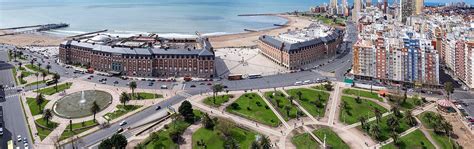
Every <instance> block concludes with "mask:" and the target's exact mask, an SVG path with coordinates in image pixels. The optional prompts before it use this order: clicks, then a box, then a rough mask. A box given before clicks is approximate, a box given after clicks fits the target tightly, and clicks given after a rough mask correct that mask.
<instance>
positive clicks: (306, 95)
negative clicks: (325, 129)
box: [286, 88, 329, 117]
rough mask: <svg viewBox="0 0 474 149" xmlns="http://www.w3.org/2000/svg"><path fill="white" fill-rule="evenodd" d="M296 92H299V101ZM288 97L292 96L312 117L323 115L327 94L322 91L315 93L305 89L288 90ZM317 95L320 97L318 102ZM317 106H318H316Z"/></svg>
mask: <svg viewBox="0 0 474 149" xmlns="http://www.w3.org/2000/svg"><path fill="white" fill-rule="evenodd" d="M298 91H301V93H302V96H301V100H299V99H298V98H299V97H298V95H297V93H298ZM286 92H287V93H288V94H289V95H290V96H293V97H294V98H295V100H297V101H299V103H300V104H301V106H303V108H305V109H306V110H307V111H308V112H309V113H310V114H311V115H312V116H318V117H323V116H324V113H325V111H326V110H325V109H326V108H325V107H326V104H327V101H328V99H329V93H326V92H323V91H316V90H311V89H306V88H298V89H290V90H287V91H286ZM318 95H321V100H320V101H319V100H318ZM318 104H319V106H317V105H318Z"/></svg>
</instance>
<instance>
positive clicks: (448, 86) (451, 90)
mask: <svg viewBox="0 0 474 149" xmlns="http://www.w3.org/2000/svg"><path fill="white" fill-rule="evenodd" d="M444 91H446V95H447V96H448V100H449V97H450V96H449V95H451V93H454V86H453V82H446V83H444Z"/></svg>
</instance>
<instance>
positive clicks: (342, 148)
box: [313, 128, 350, 149]
mask: <svg viewBox="0 0 474 149" xmlns="http://www.w3.org/2000/svg"><path fill="white" fill-rule="evenodd" d="M313 134H314V135H316V137H318V138H319V139H320V140H324V136H325V135H326V143H327V145H328V146H331V148H337V149H350V147H349V146H348V145H347V144H346V143H345V142H344V141H343V140H342V139H341V138H340V137H339V136H338V135H337V134H336V133H335V132H334V131H332V130H331V129H329V128H321V129H318V130H315V131H313Z"/></svg>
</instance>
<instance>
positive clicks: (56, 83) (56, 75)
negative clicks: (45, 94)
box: [53, 73, 61, 92]
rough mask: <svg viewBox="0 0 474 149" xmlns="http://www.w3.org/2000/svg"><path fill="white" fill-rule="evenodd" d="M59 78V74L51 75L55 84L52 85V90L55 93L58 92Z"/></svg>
mask: <svg viewBox="0 0 474 149" xmlns="http://www.w3.org/2000/svg"><path fill="white" fill-rule="evenodd" d="M60 78H61V76H60V75H59V74H57V73H55V74H54V75H53V80H54V82H55V83H54V84H55V86H54V88H55V89H56V92H58V82H59V79H60Z"/></svg>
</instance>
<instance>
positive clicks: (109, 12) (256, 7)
mask: <svg viewBox="0 0 474 149" xmlns="http://www.w3.org/2000/svg"><path fill="white" fill-rule="evenodd" d="M318 4H320V2H318V1H315V0H10V1H7V0H0V28H5V27H15V26H25V25H37V24H48V23H61V22H62V23H68V24H70V27H68V28H64V29H60V30H55V31H52V32H51V33H54V34H65V35H73V34H79V33H84V32H90V31H97V30H103V29H109V31H110V32H112V33H115V34H137V33H145V32H147V33H160V34H167V33H173V34H194V33H195V32H196V31H198V32H201V33H203V34H228V33H239V32H244V29H254V30H260V29H267V28H272V27H274V25H273V24H283V23H285V22H286V20H285V19H282V18H279V17H272V16H238V15H239V14H253V13H277V12H288V11H295V10H299V11H307V10H308V9H309V8H310V7H311V6H314V5H318Z"/></svg>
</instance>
